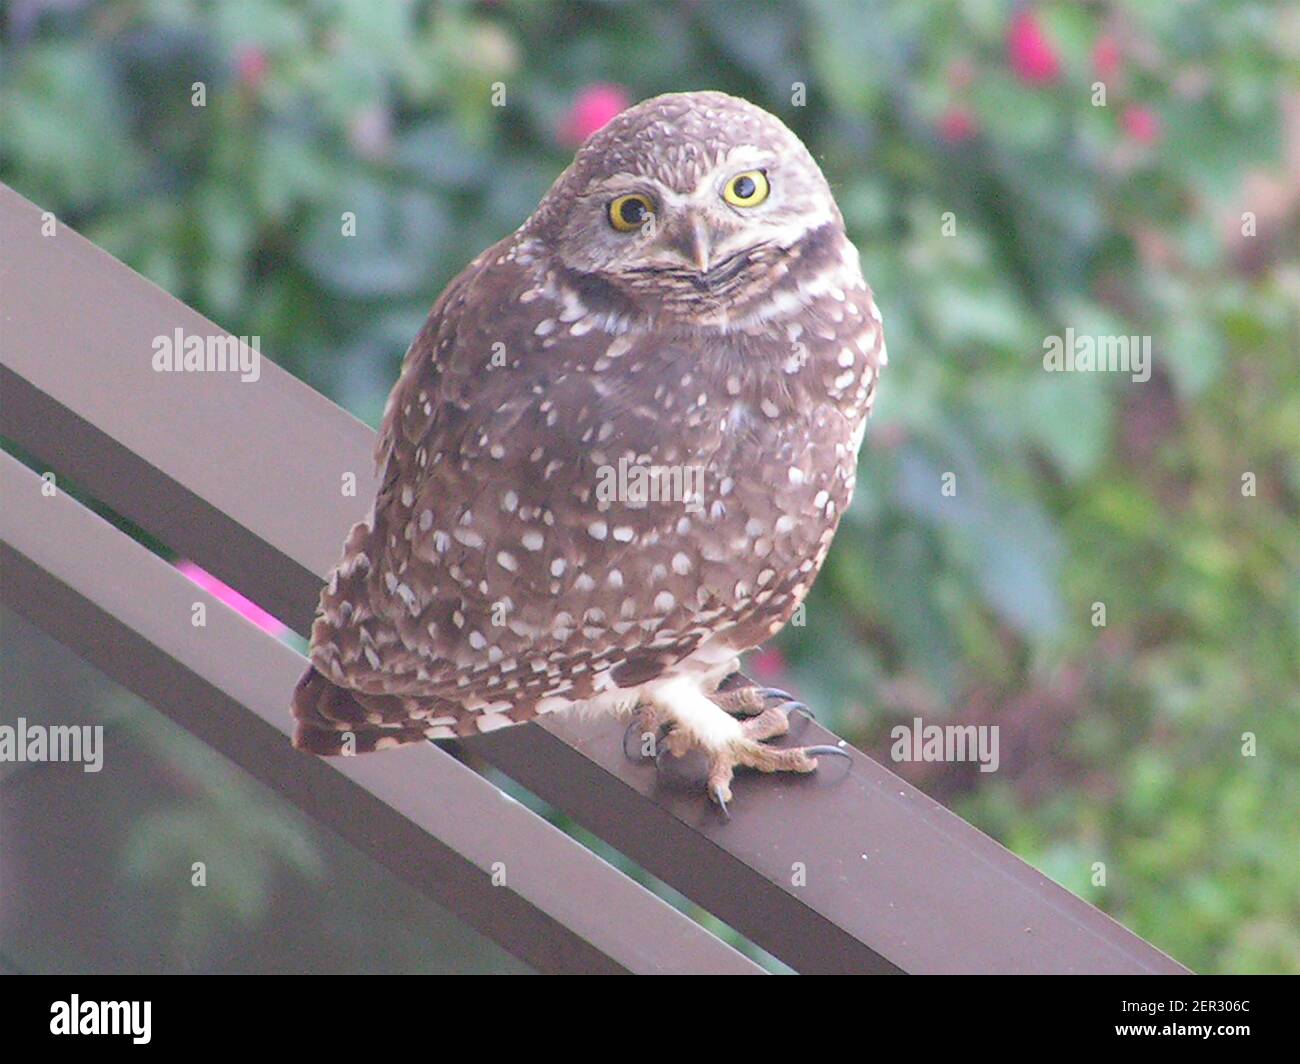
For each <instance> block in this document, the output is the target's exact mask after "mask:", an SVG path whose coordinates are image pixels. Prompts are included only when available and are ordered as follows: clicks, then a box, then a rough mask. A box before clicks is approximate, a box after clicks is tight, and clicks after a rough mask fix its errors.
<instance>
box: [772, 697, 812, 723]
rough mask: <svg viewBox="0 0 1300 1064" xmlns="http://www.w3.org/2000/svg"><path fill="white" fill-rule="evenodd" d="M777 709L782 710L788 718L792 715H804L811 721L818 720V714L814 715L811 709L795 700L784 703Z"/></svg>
mask: <svg viewBox="0 0 1300 1064" xmlns="http://www.w3.org/2000/svg"><path fill="white" fill-rule="evenodd" d="M776 708H777V709H779V710H782V711H783V712H784V713H785V715H786V716H787V717H788V716H789V715H790V714H791V713H802V714H803V715H804V716H805V717H807V718H808V719H809V720H816V719H817V714H816V713H814V712H813V711H812V710H811V709H809V708H808V707H807V706H805V705H804V704H803V703H802V702H796V701H795V700H794V699H791V700H790V701H789V702H782V703H781V704H780V705H779V706H777V707H776Z"/></svg>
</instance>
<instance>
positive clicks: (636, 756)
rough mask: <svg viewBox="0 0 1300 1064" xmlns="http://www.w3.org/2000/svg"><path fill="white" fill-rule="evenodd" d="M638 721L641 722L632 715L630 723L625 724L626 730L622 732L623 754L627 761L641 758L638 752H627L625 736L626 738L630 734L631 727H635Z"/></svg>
mask: <svg viewBox="0 0 1300 1064" xmlns="http://www.w3.org/2000/svg"><path fill="white" fill-rule="evenodd" d="M640 723H641V722H640V721H639V720H637V719H636V718H635V717H633V718H632V723H631V724H629V725H628V726H627V731H625V732H624V733H623V756H624V757H625V758H627V759H628V760H629V761H640V760H641V757H640V755H639V754H635V753H628V749H627V738H628V736H629V735H631V734H632V729H633V728H635V727H637V726H638V725H639V724H640Z"/></svg>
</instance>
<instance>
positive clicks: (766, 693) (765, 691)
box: [758, 687, 797, 702]
mask: <svg viewBox="0 0 1300 1064" xmlns="http://www.w3.org/2000/svg"><path fill="white" fill-rule="evenodd" d="M758 693H759V694H760V695H762V696H763V697H764V698H771V699H780V700H781V701H782V702H795V701H797V699H796V698H795V697H794V695H792V694H791V693H790V692H789V691H783V690H781V688H779V687H760V688H759V689H758Z"/></svg>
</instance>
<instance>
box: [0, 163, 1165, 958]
mask: <svg viewBox="0 0 1300 1064" xmlns="http://www.w3.org/2000/svg"><path fill="white" fill-rule="evenodd" d="M38 218H39V212H38V210H37V208H36V207H34V206H33V205H32V204H30V203H28V202H27V201H26V200H23V199H22V198H21V197H20V196H18V195H17V194H15V193H13V192H12V191H5V190H3V187H2V186H0V248H3V249H4V250H3V256H4V258H3V259H0V291H3V292H4V293H5V295H4V297H3V298H4V299H5V301H6V308H5V309H6V314H7V319H6V321H5V335H4V336H2V337H0V406H2V407H3V421H0V428H2V429H3V431H4V432H5V433H7V434H9V435H11V436H12V437H14V438H15V439H17V440H18V441H19V442H21V443H22V444H23V445H24V446H27V447H29V448H30V449H31V450H32V451H34V452H36V453H39V454H41V455H42V456H43V457H46V458H47V459H48V460H49V461H50V462H51V463H52V464H54V465H55V466H56V467H59V464H60V463H62V468H63V469H64V470H65V471H66V472H67V474H68V475H69V476H72V477H74V478H75V479H76V480H78V481H79V482H81V483H83V484H85V486H86V487H87V488H88V490H90V491H92V492H93V493H95V494H96V495H97V496H99V497H101V498H103V499H104V500H105V501H106V502H108V503H109V504H110V505H112V506H113V507H114V508H115V509H117V510H119V511H120V512H122V513H123V514H124V515H126V516H128V517H130V518H131V519H132V520H134V521H136V522H137V523H139V524H140V525H141V526H143V527H145V528H148V529H149V530H150V531H152V532H154V533H155V534H156V535H158V536H159V537H160V538H162V539H164V540H165V541H167V542H168V543H170V544H172V545H173V546H175V547H177V548H178V549H181V550H184V551H185V553H187V554H188V555H190V556H191V557H193V558H195V560H196V561H198V562H199V563H201V564H203V565H204V566H205V567H208V568H210V569H212V570H213V571H215V572H216V573H217V575H219V576H221V577H222V578H223V579H225V580H227V581H228V582H229V583H231V584H233V585H235V586H236V587H238V588H239V589H240V590H241V591H243V592H245V593H246V594H248V595H250V596H251V597H252V598H254V599H256V600H258V601H260V602H263V603H264V604H266V605H268V607H269V608H272V609H273V610H274V611H275V612H278V613H279V615H280V616H282V617H283V618H284V619H285V620H286V621H288V622H290V623H291V624H292V625H293V626H294V627H295V628H297V629H298V630H299V631H305V630H306V621H307V618H308V617H309V616H310V613H311V609H312V606H313V605H314V602H315V599H316V584H315V583H312V584H311V585H310V586H306V585H307V584H308V581H306V580H305V579H302V578H301V574H302V573H315V574H318V576H317V581H319V579H320V577H321V576H323V574H325V573H326V572H327V571H328V569H329V568H330V566H331V565H332V564H333V562H334V561H335V559H336V557H337V554H338V550H339V546H340V544H341V542H342V539H343V536H344V535H345V533H346V532H347V530H348V528H349V527H350V526H351V525H352V523H353V522H354V521H356V520H357V519H358V518H359V517H360V516H362V514H363V512H364V510H365V509H366V505H367V502H368V500H369V499H370V498H371V497H372V495H373V492H374V489H375V486H376V485H375V480H374V477H373V475H372V474H371V471H370V468H369V454H370V449H371V444H372V435H371V433H370V431H369V430H368V429H366V428H365V427H364V426H362V425H360V424H359V423H358V422H357V421H356V420H355V419H353V418H352V417H350V416H349V415H347V414H346V413H344V412H343V411H341V410H339V409H338V408H337V407H336V406H334V405H333V404H332V403H330V402H329V401H328V400H327V399H325V398H324V397H322V396H320V395H318V394H316V393H315V392H313V391H312V390H311V389H309V388H307V387H306V386H305V385H304V384H302V383H301V382H299V381H297V380H295V379H294V378H292V377H291V376H290V375H289V374H287V373H285V372H283V371H281V370H280V369H278V367H276V366H274V365H272V364H270V363H268V362H265V361H264V362H263V365H262V375H261V379H260V380H259V381H258V382H257V383H256V384H244V383H240V382H239V381H238V380H237V379H236V378H235V377H234V376H233V375H227V376H224V377H213V376H212V375H210V374H209V375H185V374H157V373H153V372H151V371H150V369H149V367H148V356H149V353H150V351H151V344H152V342H153V339H154V337H156V336H158V335H160V334H167V333H170V331H171V330H173V329H174V328H176V327H177V326H178V325H180V326H182V327H184V328H186V329H187V331H188V332H191V333H194V334H197V335H208V334H211V335H223V334H222V333H221V332H220V330H218V329H217V328H216V327H215V326H213V325H212V324H211V323H208V322H206V321H205V320H204V319H202V318H200V317H199V316H198V315H196V314H194V312H193V311H191V310H189V309H188V308H186V307H184V306H183V305H181V304H179V303H177V302H176V301H175V300H173V299H171V297H169V296H167V295H166V294H165V293H163V292H161V291H160V290H159V289H157V288H156V287H154V286H153V285H151V284H149V283H148V282H147V281H145V280H143V279H142V278H139V277H138V276H136V275H134V274H132V273H131V272H130V271H129V270H127V269H126V268H124V267H122V266H121V265H120V264H119V263H116V262H115V261H113V260H112V259H111V258H109V257H108V256H107V255H105V254H104V253H103V252H101V251H99V250H98V249H96V248H94V247H93V246H92V245H89V244H88V243H86V242H85V241H84V240H81V239H80V238H79V237H77V236H76V235H75V234H72V233H68V232H66V231H64V232H62V233H61V235H60V236H58V237H55V238H41V237H39V236H38V235H37V230H38V225H37V221H38ZM10 308H12V309H10ZM69 351H73V352H77V359H76V361H75V363H72V365H75V366H76V367H77V369H76V370H75V371H74V370H73V369H72V368H70V364H69V361H68V356H63V357H62V358H61V357H60V353H61V352H69ZM83 363H89V364H90V368H89V370H87V372H86V373H84V374H83V373H82V372H81V371H80V367H81V366H82V364H83ZM11 397H12V400H11ZM17 400H21V401H23V402H24V403H26V404H29V405H28V408H27V409H24V410H20V411H15V412H13V413H11V412H10V407H11V405H12V401H17ZM142 422H143V423H144V424H142ZM94 433H99V434H100V436H101V437H102V442H104V443H105V444H106V445H107V444H112V445H114V446H106V447H105V448H104V449H103V450H101V452H100V453H98V454H94V455H87V454H86V453H85V450H84V446H83V443H84V441H85V439H86V438H87V437H88V436H93V434H94ZM65 439H73V440H77V441H78V442H77V444H76V445H75V446H73V445H66V444H61V441H63V440H65ZM345 473H353V474H355V475H356V478H357V491H356V497H350V496H343V495H342V494H341V493H340V491H339V483H340V480H341V478H342V477H343V475H344V474H345ZM218 514H220V515H223V518H224V520H225V521H226V524H224V525H221V526H220V528H219V530H218V528H217V527H216V526H214V527H212V528H206V527H202V526H203V524H204V522H206V521H209V520H214V519H215V517H216V515H218ZM218 540H220V541H218ZM267 551H270V552H271V554H270V556H269V559H268V557H267V555H266V554H265V552H267ZM275 552H278V553H279V554H280V555H281V556H282V557H281V559H280V560H279V561H278V562H277V561H276V559H275V558H274V554H275ZM284 695H285V701H286V703H287V700H288V689H287V688H286V690H285V692H284ZM620 733H621V728H620V727H619V725H617V724H616V723H615V722H610V721H607V722H603V723H592V722H580V721H574V720H566V719H563V718H558V717H554V718H546V719H545V720H544V721H543V722H542V723H532V724H529V725H525V726H523V727H520V728H511V729H502V730H500V731H497V732H494V733H492V734H490V735H487V736H483V737H481V738H478V739H475V740H474V741H473V744H474V748H475V750H476V751H477V752H479V753H481V754H482V755H483V756H484V757H485V758H487V759H488V760H489V761H491V762H492V763H494V764H495V765H497V766H498V767H499V768H500V769H501V770H502V771H504V772H506V773H507V774H508V775H510V776H512V777H513V778H515V779H517V780H518V781H519V782H521V783H523V784H524V785H525V786H527V787H528V788H529V789H531V790H532V791H534V792H535V793H536V794H538V795H539V796H541V797H542V798H544V799H546V800H547V801H549V802H551V803H552V804H554V805H556V806H558V807H559V808H561V809H563V810H565V811H566V812H568V813H569V814H570V815H572V816H574V817H575V818H576V819H578V820H579V821H581V822H582V823H584V824H586V825H587V826H588V827H590V828H591V829H592V830H593V831H595V832H596V833H597V834H599V835H601V837H603V838H604V839H605V840H606V841H608V842H609V843H610V844H611V845H613V846H615V847H616V848H618V849H619V850H621V851H623V852H624V853H626V854H628V855H629V856H631V857H632V858H634V859H635V860H637V861H639V862H640V863H641V864H642V865H643V866H645V867H646V868H647V869H649V870H650V871H651V872H653V873H654V874H656V875H658V876H659V877H660V878H662V879H664V880H665V881H667V882H668V883H670V884H671V885H673V886H674V887H676V888H678V889H679V890H681V891H683V893H685V894H687V895H688V896H690V897H692V898H693V899H694V900H696V901H697V902H699V903H700V904H701V905H703V906H705V907H706V908H708V909H709V910H710V911H712V912H714V913H715V914H717V915H718V916H719V917H720V918H721V919H723V920H725V921H726V922H727V923H729V924H730V925H731V926H733V927H735V928H736V929H737V930H739V931H741V932H742V933H744V934H745V935H747V936H749V937H750V938H751V939H753V940H754V941H755V942H757V943H759V944H760V945H762V946H764V947H765V948H767V949H769V950H770V951H771V952H773V953H774V954H776V955H777V956H779V957H781V958H782V959H783V960H785V961H786V962H787V963H789V964H790V965H791V966H793V967H794V968H796V969H797V970H799V971H805V972H820V971H887V972H896V971H906V972H952V971H962V972H1022V973H1048V972H1182V971H1185V969H1183V968H1182V966H1180V965H1178V964H1177V963H1176V962H1174V961H1172V960H1171V959H1170V958H1169V957H1167V956H1166V955H1165V954H1163V953H1161V952H1160V951H1159V950H1157V949H1155V948H1154V947H1153V946H1151V945H1150V944H1149V943H1146V942H1144V941H1143V940H1142V939H1140V938H1138V937H1137V936H1136V935H1133V934H1132V933H1131V932H1129V931H1127V930H1125V929H1124V928H1123V927H1121V926H1120V925H1119V924H1117V923H1116V922H1115V921H1113V920H1111V919H1110V918H1109V917H1107V916H1105V915H1104V914H1103V913H1101V912H1099V911H1098V910H1096V909H1094V908H1093V907H1092V906H1090V905H1088V904H1087V903H1086V902H1084V901H1082V900H1081V899H1079V898H1077V897H1075V896H1074V895H1072V894H1070V893H1069V892H1068V891H1066V890H1064V889H1063V888H1061V887H1059V886H1057V885H1056V884H1054V883H1051V882H1049V881H1048V880H1046V879H1045V878H1044V877H1043V876H1042V875H1041V874H1039V873H1038V872H1036V871H1035V870H1034V869H1032V868H1030V867H1029V866H1028V865H1026V864H1025V863H1024V862H1022V861H1020V860H1019V859H1018V858H1016V857H1015V856H1014V855H1013V854H1011V853H1009V852H1008V851H1007V850H1005V849H1004V848H1003V847H1001V846H999V845H998V844H997V843H996V842H994V841H993V840H991V839H989V838H988V837H987V836H985V835H983V834H982V833H981V832H979V831H977V830H976V829H975V828H973V827H971V826H970V825H969V824H966V823H965V822H964V821H962V820H961V819H960V818H959V817H957V816H955V815H953V814H952V813H950V812H948V811H947V810H946V809H944V808H943V807H942V806H940V805H939V804H938V803H936V802H934V801H932V800H930V799H929V798H927V797H926V796H925V795H923V794H922V793H921V792H919V791H917V790H916V789H915V788H913V787H911V786H909V785H908V784H906V783H905V782H904V781H902V780H901V779H899V778H898V777H897V776H895V775H894V774H893V773H891V772H889V771H888V770H887V769H885V768H884V767H882V766H880V765H878V764H876V763H874V762H873V761H871V760H870V759H868V758H866V757H865V756H864V755H862V754H860V753H858V752H857V751H852V754H853V762H854V764H853V771H852V772H851V773H850V774H849V775H848V776H846V777H844V778H843V779H841V780H840V782H838V783H834V782H831V780H830V779H829V778H828V779H815V778H800V779H792V778H764V779H762V780H755V781H752V782H751V781H750V780H741V781H740V783H739V785H738V786H737V789H736V802H735V805H734V816H733V819H732V820H731V821H730V822H729V823H723V822H721V821H720V819H719V818H718V817H717V815H716V814H715V812H714V811H713V810H712V809H711V808H710V807H708V805H707V804H706V803H705V802H704V801H703V800H702V799H701V798H700V797H699V796H698V795H694V794H682V793H676V792H672V791H668V790H663V789H661V788H660V787H659V785H658V781H657V778H656V776H655V774H654V772H653V770H652V769H649V768H646V767H644V766H636V765H629V764H626V763H625V762H624V760H623V757H622V754H621V743H620V741H619V739H620ZM807 738H808V739H809V740H810V741H818V740H823V741H824V740H831V741H833V737H832V736H829V735H828V734H827V733H826V732H824V731H823V730H821V729H819V728H817V727H816V726H815V725H812V726H810V729H809V732H808V733H807ZM834 772H835V769H834V767H833V766H832V767H831V769H830V771H829V772H828V773H827V776H828V777H832V776H833V774H834Z"/></svg>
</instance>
